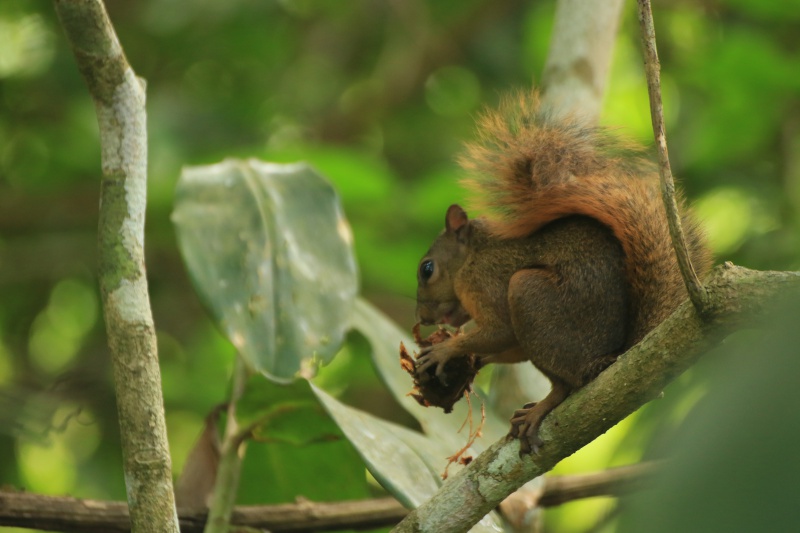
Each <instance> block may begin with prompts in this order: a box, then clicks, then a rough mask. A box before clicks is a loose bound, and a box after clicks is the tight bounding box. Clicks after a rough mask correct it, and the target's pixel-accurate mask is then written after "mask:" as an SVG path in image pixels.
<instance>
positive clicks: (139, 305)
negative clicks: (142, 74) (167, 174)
mask: <svg viewBox="0 0 800 533" xmlns="http://www.w3.org/2000/svg"><path fill="white" fill-rule="evenodd" d="M55 8H56V12H57V13H58V18H59V20H60V21H61V25H62V27H63V28H64V32H65V33H66V35H67V39H68V40H69V43H70V45H71V47H72V52H73V54H74V56H75V61H76V63H77V64H78V69H79V70H80V72H81V74H83V77H84V79H85V80H86V83H87V85H88V86H89V93H90V94H91V96H92V99H93V100H94V104H95V110H96V112H97V122H98V125H99V129H100V145H101V158H102V172H103V179H102V181H101V192H100V212H99V219H100V220H99V229H98V234H99V235H98V262H99V265H98V274H99V280H100V292H101V295H102V300H103V316H104V319H105V323H106V331H107V332H108V344H109V347H110V349H111V350H110V351H111V360H112V366H113V370H114V384H115V390H116V398H117V410H118V412H119V424H120V434H121V437H122V438H121V440H122V457H123V468H124V471H125V486H126V489H127V492H128V502H129V504H130V506H131V508H130V512H131V521H132V524H133V529H134V531H163V532H167V533H169V532H174V533H177V531H178V519H177V514H176V512H175V500H174V496H173V489H172V462H171V459H170V455H169V445H168V443H167V429H166V423H165V421H164V400H163V396H162V392H161V372H160V369H159V367H158V352H157V349H156V335H155V326H154V324H153V314H152V311H151V309H150V299H149V296H148V289H147V277H146V275H145V264H144V215H145V207H146V201H147V200H146V198H147V127H146V123H147V115H146V112H145V90H144V89H145V88H144V80H141V79H139V78H137V77H136V74H135V73H134V71H133V69H132V68H131V66H130V65H129V64H128V61H127V59H126V58H125V54H124V52H123V50H122V47H121V46H120V43H119V40H118V39H117V35H116V33H115V32H114V28H113V26H112V25H111V21H110V20H109V18H108V13H106V10H105V6H104V5H103V2H102V1H101V0H56V1H55Z"/></svg>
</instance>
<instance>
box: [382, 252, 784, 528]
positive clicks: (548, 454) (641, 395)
mask: <svg viewBox="0 0 800 533" xmlns="http://www.w3.org/2000/svg"><path fill="white" fill-rule="evenodd" d="M708 288H709V308H710V309H711V310H712V311H713V312H712V313H711V314H710V315H709V316H710V318H709V319H707V320H703V319H701V317H700V316H699V314H698V312H697V310H696V309H695V307H694V306H693V305H692V304H691V303H690V302H684V303H683V304H682V305H681V306H680V307H679V308H678V309H677V310H676V311H675V312H674V313H673V314H672V315H671V316H670V317H669V318H668V319H667V320H665V321H664V322H663V323H662V324H661V325H659V326H658V327H657V328H656V329H655V330H653V331H652V332H650V334H648V335H647V336H646V337H645V338H644V340H642V342H640V343H639V344H637V345H636V346H634V347H633V348H631V349H630V350H628V351H627V352H626V353H625V354H623V355H621V356H620V357H619V359H618V360H617V362H616V363H614V364H613V365H611V366H610V367H609V368H608V369H607V370H605V371H604V372H603V373H601V374H600V376H598V377H597V379H595V380H594V381H592V382H591V383H589V384H588V385H586V386H585V387H584V388H582V389H580V390H578V391H577V392H575V393H574V394H573V395H571V396H570V397H569V398H567V399H566V400H565V401H564V403H562V404H561V405H559V406H558V407H557V408H556V409H554V410H553V412H552V413H551V414H550V415H549V416H547V417H546V418H545V419H544V422H543V423H542V426H541V428H540V436H541V437H542V439H543V440H544V445H543V446H542V449H541V451H540V453H539V455H535V456H526V457H525V458H524V459H520V458H519V455H518V451H519V443H518V442H517V441H516V440H509V439H501V440H500V441H498V442H496V443H494V444H493V445H492V446H491V447H489V448H488V449H487V450H486V451H484V452H483V453H482V454H481V455H479V456H478V457H477V458H476V459H475V460H474V461H472V463H470V464H469V466H467V467H466V468H465V469H464V470H462V471H461V472H459V473H458V474H457V475H455V476H453V477H451V478H450V479H448V480H447V482H446V483H445V484H444V485H443V486H442V488H441V489H440V490H439V492H437V493H436V494H435V495H434V496H433V497H432V498H431V499H430V500H429V501H427V502H426V503H424V504H423V505H422V506H420V507H419V508H417V509H416V510H414V511H412V512H411V513H410V514H409V515H408V516H407V517H406V518H405V519H404V520H403V521H402V522H401V523H400V524H399V525H398V527H397V528H395V530H394V531H397V532H411V531H415V532H416V531H425V532H427V533H434V532H448V533H451V532H452V533H455V532H459V531H468V530H469V529H470V528H471V527H472V526H473V525H474V524H475V523H477V522H478V521H479V520H480V519H481V518H482V517H483V516H484V515H485V514H486V513H488V512H489V511H490V510H492V509H494V508H495V507H496V506H497V505H498V504H499V503H500V502H501V501H503V499H504V498H506V497H507V496H508V495H509V494H511V493H512V492H513V491H514V490H516V489H517V488H518V487H520V486H521V485H522V484H523V483H525V482H526V481H528V480H530V479H532V478H534V477H536V476H539V475H541V474H543V473H545V472H547V471H548V470H550V469H551V468H553V466H555V464H556V463H558V462H559V461H560V460H561V459H563V458H565V457H567V456H569V455H571V454H572V453H574V452H575V451H577V450H579V449H580V448H582V447H583V446H585V445H586V444H588V443H589V442H591V441H592V440H594V439H595V438H597V437H598V436H600V435H602V434H603V433H605V432H606V431H608V429H610V428H611V427H612V426H614V425H615V424H617V423H618V422H619V421H621V420H622V419H624V418H625V417H626V416H628V415H629V414H631V413H632V412H634V411H635V410H637V409H638V408H639V407H641V406H642V405H644V404H645V403H647V402H648V401H650V400H652V399H653V398H655V397H657V396H658V395H659V394H660V393H661V391H663V390H664V387H665V386H666V385H667V384H668V383H670V382H671V381H672V380H673V379H674V378H675V377H677V376H678V375H680V374H681V373H682V372H683V371H684V370H686V369H687V368H688V367H690V366H691V365H692V364H693V363H694V362H695V361H696V360H697V359H698V358H699V357H700V356H701V355H702V354H703V353H705V352H706V351H708V350H709V349H710V348H711V347H712V346H714V345H715V344H716V343H717V342H718V341H719V340H720V339H721V338H722V337H723V336H724V335H725V334H727V333H729V332H731V331H733V330H735V329H736V328H739V327H741V326H742V325H743V324H746V323H747V320H748V319H752V317H753V315H754V314H757V313H760V312H763V311H764V310H765V309H766V308H767V307H768V306H769V304H770V302H771V301H772V299H773V297H775V296H777V295H780V294H783V293H785V292H786V291H787V290H789V289H794V290H797V289H800V272H759V271H754V270H747V269H745V268H741V267H736V266H734V265H732V264H730V263H727V264H725V265H723V266H720V267H718V268H717V269H716V270H715V272H714V274H713V275H712V276H711V278H710V280H709V283H708Z"/></svg>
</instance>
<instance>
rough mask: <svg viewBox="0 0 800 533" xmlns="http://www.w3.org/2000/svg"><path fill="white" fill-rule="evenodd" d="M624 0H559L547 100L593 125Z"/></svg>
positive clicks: (560, 112)
mask: <svg viewBox="0 0 800 533" xmlns="http://www.w3.org/2000/svg"><path fill="white" fill-rule="evenodd" d="M622 4H623V2H622V0H558V3H557V4H556V15H555V20H554V22H553V33H552V37H551V40H550V50H549V53H548V55H547V63H545V67H544V72H543V74H542V86H543V93H544V97H543V104H544V105H546V106H548V107H549V108H550V109H552V110H553V112H554V113H555V114H556V115H565V114H576V115H577V116H579V117H581V118H583V119H585V120H586V122H587V123H589V124H593V123H596V122H597V119H598V118H599V117H600V112H601V111H602V109H603V94H604V92H605V87H606V80H607V79H608V69H609V66H610V65H611V56H612V54H613V52H614V39H616V37H617V27H618V26H619V18H620V13H621V12H622Z"/></svg>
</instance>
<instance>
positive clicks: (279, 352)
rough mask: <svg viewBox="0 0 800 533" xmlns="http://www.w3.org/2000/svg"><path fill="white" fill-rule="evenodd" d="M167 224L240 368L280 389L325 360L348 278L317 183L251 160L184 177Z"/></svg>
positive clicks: (349, 268) (343, 249)
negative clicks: (233, 348) (243, 363)
mask: <svg viewBox="0 0 800 533" xmlns="http://www.w3.org/2000/svg"><path fill="white" fill-rule="evenodd" d="M172 219H173V221H174V223H175V226H176V228H177V233H178V244H179V246H180V249H181V253H182V254H183V258H184V261H185V262H186V265H187V267H188V269H189V272H190V274H191V276H192V279H193V280H194V283H195V287H196V288H197V291H198V292H199V293H200V294H201V296H202V297H203V299H204V300H205V301H206V302H207V304H208V306H209V308H210V309H211V311H212V313H213V314H214V316H215V318H216V319H217V320H218V321H219V324H220V326H221V327H222V329H223V331H224V332H225V334H226V335H227V336H228V338H229V339H230V340H231V342H232V343H233V344H234V345H235V346H236V348H237V349H238V350H239V352H240V353H241V354H242V356H244V358H245V360H246V361H247V362H248V364H250V365H251V366H252V367H254V368H255V369H257V370H259V371H260V372H262V373H263V374H264V375H265V376H267V377H269V378H271V379H273V380H276V381H283V382H286V381H289V380H291V379H292V378H293V377H295V376H296V375H297V374H298V372H299V371H300V370H301V369H305V370H306V372H305V373H306V374H309V373H312V372H313V369H314V368H315V367H316V364H315V363H316V362H318V361H321V362H323V363H324V362H327V361H329V360H330V359H331V358H332V357H333V356H334V354H335V353H336V351H337V350H338V347H339V345H340V344H341V341H342V339H343V337H344V334H345V331H346V329H347V327H348V325H349V315H350V311H351V307H352V302H353V298H354V296H355V293H356V290H357V274H356V266H355V260H354V257H353V251H352V238H351V233H350V228H349V226H348V224H347V222H346V220H345V218H344V215H343V214H342V209H341V207H340V204H339V199H338V197H337V195H336V193H335V191H334V190H333V188H332V187H331V185H330V184H329V183H328V182H327V181H326V180H325V179H324V178H323V177H321V176H320V175H319V174H317V173H316V172H315V171H314V170H312V169H311V168H309V167H308V166H306V165H303V164H293V165H277V164H271V163H264V162H261V161H257V160H254V159H250V160H247V161H240V160H226V161H224V162H222V163H219V164H216V165H210V166H202V167H189V168H185V169H184V170H183V173H182V174H181V178H180V180H179V182H178V187H177V191H176V200H175V210H174V212H173V214H172Z"/></svg>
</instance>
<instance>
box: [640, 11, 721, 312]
mask: <svg viewBox="0 0 800 533" xmlns="http://www.w3.org/2000/svg"><path fill="white" fill-rule="evenodd" d="M638 5H639V23H640V25H641V27H642V47H643V48H644V64H645V74H646V76H647V92H648V93H649V95H650V117H651V119H652V122H653V135H654V136H655V140H656V148H657V151H658V173H659V175H660V176H661V196H662V197H663V200H664V207H665V208H666V210H667V222H668V223H669V233H670V236H671V237H672V245H673V247H674V248H675V253H676V254H677V256H678V266H679V268H680V270H681V276H682V277H683V280H684V282H685V283H686V289H687V291H688V292H689V298H690V299H691V300H692V303H693V304H694V306H695V307H696V308H697V310H698V311H699V312H700V313H701V315H705V313H706V311H707V310H708V294H707V293H706V289H705V288H704V287H703V284H702V283H701V282H700V279H699V278H698V277H697V272H695V269H694V266H692V260H691V258H690V257H689V249H688V247H687V245H686V238H685V236H684V233H683V227H682V225H681V217H680V214H679V212H678V202H677V200H676V199H675V181H674V180H673V178H672V169H671V168H670V165H669V152H668V151H667V134H666V130H665V129H664V107H663V104H662V102H661V73H660V71H661V64H660V63H659V61H658V50H657V49H656V30H655V27H654V25H653V13H652V12H651V10H650V0H638Z"/></svg>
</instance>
